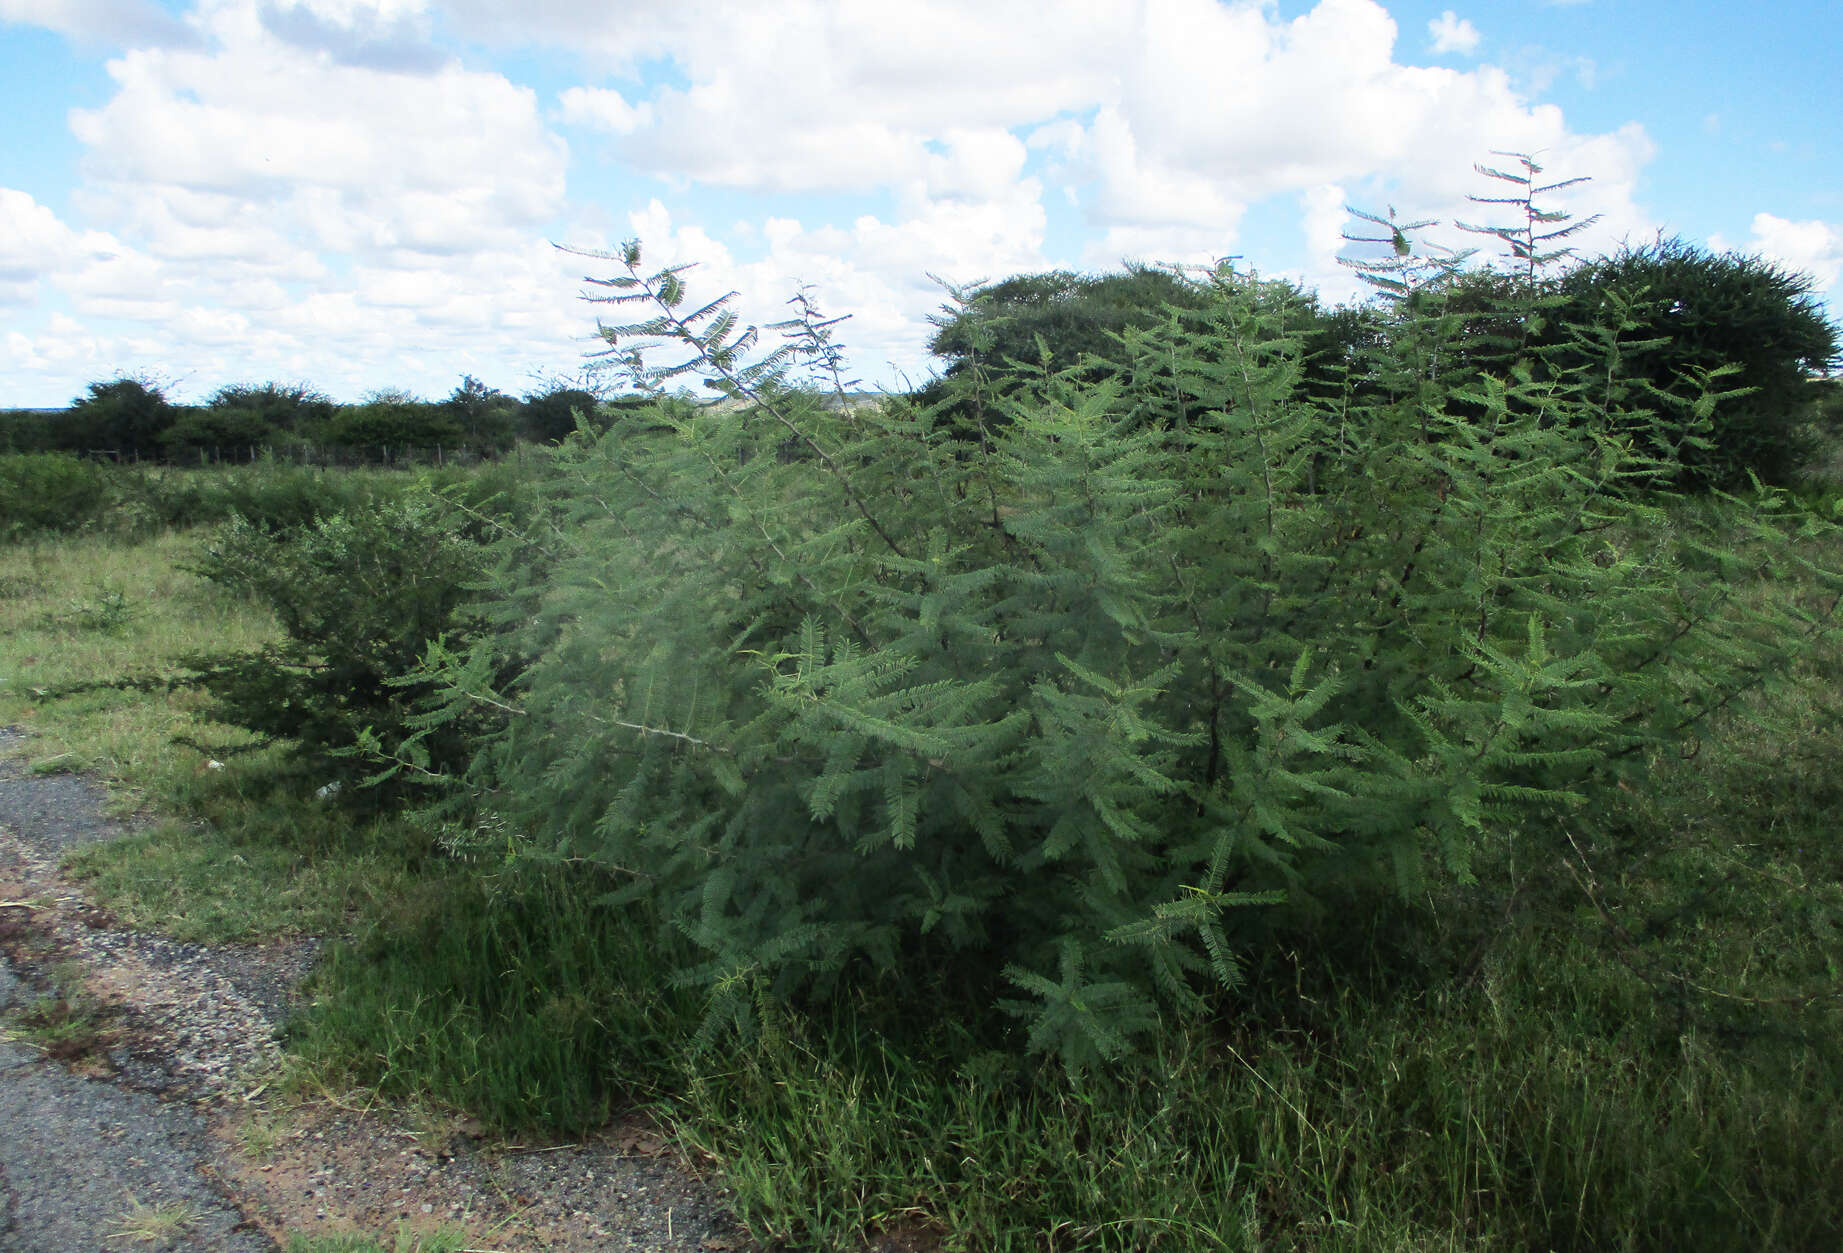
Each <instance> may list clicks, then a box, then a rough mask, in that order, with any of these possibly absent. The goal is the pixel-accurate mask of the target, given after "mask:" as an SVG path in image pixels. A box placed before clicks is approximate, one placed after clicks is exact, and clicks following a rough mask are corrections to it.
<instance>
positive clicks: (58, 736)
mask: <svg viewBox="0 0 1843 1253" xmlns="http://www.w3.org/2000/svg"><path fill="white" fill-rule="evenodd" d="M199 539H200V537H199V536H198V535H196V534H170V533H169V534H164V535H160V536H157V537H154V538H151V539H148V540H144V541H140V542H135V543H125V542H122V541H119V540H113V539H109V538H107V537H103V536H93V535H86V536H75V537H71V538H67V539H62V540H56V541H52V540H43V539H39V540H26V541H23V542H20V543H17V544H12V545H0V725H5V724H9V723H12V724H21V725H26V726H29V727H30V729H31V730H32V732H33V739H32V741H31V743H30V745H29V748H28V751H29V752H30V754H31V756H32V758H33V759H34V760H38V761H56V760H60V759H62V760H65V761H68V762H70V763H71V764H76V763H81V767H82V768H84V769H91V770H96V771H99V772H101V773H103V774H104V775H106V776H108V777H109V778H111V779H113V780H115V781H116V782H118V783H121V784H124V785H126V786H127V787H128V788H129V789H131V790H132V791H133V792H137V793H153V794H161V795H171V794H173V793H175V792H178V791H180V790H182V789H183V788H184V787H185V786H186V785H187V784H188V783H189V781H190V779H191V777H192V776H193V775H195V774H197V773H199V772H202V771H204V770H205V769H206V762H207V760H208V757H207V755H206V754H205V753H202V752H199V751H196V750H194V749H189V748H184V747H180V746H178V745H176V742H175V741H176V740H177V739H183V738H198V737H200V736H201V735H202V736H203V737H205V739H207V740H209V741H224V742H227V743H232V744H235V743H238V742H247V737H239V736H237V735H235V734H234V733H231V732H229V731H228V730H227V729H224V728H217V727H208V726H206V725H205V724H203V723H201V722H200V720H199V718H198V710H199V708H200V706H201V704H202V697H201V696H200V695H199V694H198V693H196V692H191V691H185V690H178V691H154V692H135V691H123V690H98V691H91V692H87V693H83V694H80V695H75V696H70V697H65V698H59V699H47V695H48V694H49V693H52V692H55V691H56V690H57V689H59V688H63V687H69V686H72V685H76V684H80V683H88V682H101V681H106V680H109V679H113V678H118V677H121V676H127V675H162V674H171V673H174V672H175V671H176V670H177V668H178V666H179V662H180V659H181V658H182V657H184V656H185V655H187V654H188V653H193V652H200V651H206V650H219V649H241V648H254V647H258V646H260V645H261V644H263V643H265V642H267V641H269V640H271V639H273V638H274V636H275V624H274V622H273V621H272V620H271V619H270V618H269V616H268V614H267V613H265V612H261V611H259V610H258V609H257V608H256V607H254V606H252V605H249V604H247V603H242V602H238V601H235V600H232V599H231V598H229V597H226V596H224V595H222V594H221V593H219V592H218V591H217V590H216V589H215V588H213V587H212V586H211V585H210V584H208V583H206V582H204V581H203V580H202V579H198V578H196V577H194V576H192V575H190V574H187V573H185V572H184V571H182V570H181V569H180V568H179V566H180V565H181V563H183V562H184V561H185V559H186V558H187V557H188V556H189V555H190V554H191V553H192V552H193V551H194V550H195V549H196V547H197V544H198V543H199Z"/></svg>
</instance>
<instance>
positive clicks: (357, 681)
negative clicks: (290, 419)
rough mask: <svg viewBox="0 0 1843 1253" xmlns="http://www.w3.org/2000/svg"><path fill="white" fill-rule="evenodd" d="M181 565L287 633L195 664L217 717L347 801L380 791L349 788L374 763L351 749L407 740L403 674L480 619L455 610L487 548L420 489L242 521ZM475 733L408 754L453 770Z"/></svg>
mask: <svg viewBox="0 0 1843 1253" xmlns="http://www.w3.org/2000/svg"><path fill="white" fill-rule="evenodd" d="M192 568H193V570H194V572H195V573H197V574H200V575H202V576H203V577H204V578H206V579H208V580H210V581H211V582H212V583H215V584H217V585H219V586H221V587H224V588H226V589H228V590H230V591H232V592H234V593H237V594H240V595H245V596H249V597H252V598H254V599H255V600H257V601H258V602H260V603H262V604H264V605H266V606H268V607H269V608H270V609H271V610H273V611H274V613H275V616H276V619H277V620H278V622H279V623H280V624H281V627H282V631H283V633H284V635H285V639H284V640H283V642H282V643H280V644H278V645H275V646H273V647H270V648H265V649H261V650H258V651H255V652H250V653H243V654H234V655H216V656H213V655H209V654H206V655H201V656H199V657H196V658H194V659H193V664H194V666H195V668H196V670H197V671H198V674H199V676H200V681H201V682H202V684H203V686H204V687H205V688H206V689H207V690H208V691H209V692H210V693H211V695H212V696H213V698H214V704H213V714H214V716H215V717H217V718H218V719H219V720H221V721H223V722H226V723H228V724H230V725H234V726H239V727H243V728H246V729H248V730H250V731H254V732H256V733H258V734H259V735H262V736H264V737H267V738H269V739H275V740H284V741H286V742H287V743H288V745H289V747H290V751H291V752H292V753H293V754H294V755H295V756H296V757H297V758H299V759H302V760H303V761H304V762H306V763H309V764H311V765H312V766H313V767H314V768H315V769H316V771H317V772H318V774H319V775H320V776H321V777H323V778H324V779H325V780H326V781H328V782H338V783H340V784H342V785H348V786H346V787H345V789H344V792H343V793H342V794H343V795H346V796H347V797H348V798H352V799H358V800H360V801H364V800H366V799H369V800H371V801H375V800H377V799H379V797H380V796H381V795H382V794H379V793H370V794H362V795H361V794H359V793H358V792H357V791H356V790H355V789H354V788H353V787H351V786H350V785H354V784H358V783H360V782H362V781H363V780H364V779H365V778H366V776H368V775H369V774H370V773H371V772H372V770H373V769H374V767H373V766H370V765H367V764H366V763H363V762H360V761H358V760H356V759H355V758H354V757H353V756H352V755H351V754H352V750H353V749H355V748H356V747H357V746H359V745H360V744H367V745H371V746H372V747H374V748H376V749H378V750H380V751H384V752H386V753H388V752H390V751H392V750H393V749H394V748H395V747H396V746H398V745H401V744H402V743H403V742H404V741H405V740H408V739H410V738H411V734H412V728H413V727H414V726H415V722H416V713H417V708H418V701H419V699H420V697H421V696H422V695H423V694H424V687H423V686H421V685H418V684H416V683H414V682H409V681H404V680H403V679H402V676H404V675H406V674H408V673H410V672H411V671H412V670H413V669H415V668H416V667H417V666H418V665H419V664H420V662H421V661H422V658H423V654H424V651H425V650H426V649H427V648H428V647H429V645H430V644H431V643H432V642H433V641H437V640H440V639H442V638H444V637H451V638H453V639H455V640H465V639H466V637H467V636H468V635H469V633H470V632H471V631H473V630H474V629H476V628H477V626H478V619H477V618H475V617H474V616H472V615H471V614H469V613H468V611H467V609H466V605H467V603H468V601H469V600H470V599H471V598H472V596H473V595H474V593H473V590H472V589H473V585H474V584H475V583H476V582H477V581H478V580H479V579H480V578H481V576H482V573H483V571H484V550H483V549H482V548H481V547H480V546H479V545H478V544H475V543H473V542H471V541H469V540H467V539H465V538H463V537H462V536H461V535H460V534H459V533H458V523H457V519H456V516H455V512H454V510H453V509H452V508H451V507H449V506H447V505H446V504H445V503H444V502H442V501H440V500H439V499H436V498H433V497H429V496H427V495H423V494H419V493H418V494H406V495H405V496H404V497H403V498H401V499H395V500H391V499H384V500H378V501H374V502H372V503H371V504H369V505H368V506H366V507H363V508H358V509H354V510H352V511H351V512H347V513H336V514H333V515H331V516H327V517H322V518H320V519H318V520H317V521H314V522H311V523H309V524H307V525H304V526H300V527H297V528H294V529H291V530H275V531H271V530H268V529H265V528H264V527H262V526H259V525H257V524H256V523H254V522H251V521H249V520H247V519H245V518H243V517H241V516H239V517H235V518H233V519H232V520H231V521H230V523H228V524H227V525H226V526H225V527H224V528H223V529H222V530H221V531H220V532H219V533H218V535H217V536H216V537H215V538H214V539H213V540H212V541H211V542H210V543H209V544H207V545H206V547H205V550H204V552H203V554H202V555H201V556H200V558H199V559H198V560H197V562H196V563H195V564H194V566H193V567H192ZM478 732H479V728H478V727H477V726H476V725H474V724H473V723H470V722H468V721H466V720H462V721H460V722H458V723H456V724H454V725H451V726H448V727H446V728H444V729H442V730H441V731H439V732H435V733H425V734H419V735H417V736H416V737H415V738H416V742H417V745H418V752H419V753H420V756H419V758H418V760H419V761H420V762H422V763H423V764H424V767H425V768H427V769H433V770H440V769H443V768H444V767H446V766H450V765H452V764H453V763H454V762H455V761H456V760H458V758H459V755H460V754H461V752H462V751H463V748H464V746H465V745H466V744H467V743H468V740H469V737H470V736H472V735H477V734H478ZM410 777H412V778H413V777H414V772H413V773H412V775H411V776H410Z"/></svg>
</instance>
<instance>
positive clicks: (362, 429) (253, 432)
mask: <svg viewBox="0 0 1843 1253" xmlns="http://www.w3.org/2000/svg"><path fill="white" fill-rule="evenodd" d="M642 403H644V402H643V401H641V400H639V399H637V398H620V399H615V400H604V399H602V398H600V397H597V396H596V395H595V394H594V393H593V392H590V391H587V390H585V389H583V388H579V387H571V386H556V387H551V388H547V389H545V390H542V391H538V392H533V393H531V394H529V395H527V396H524V397H523V398H520V397H515V396H509V395H507V394H505V393H504V392H501V391H499V390H497V389H495V388H491V387H488V386H486V385H485V384H484V383H481V382H480V381H479V380H478V379H475V378H473V377H471V376H467V377H464V378H463V379H462V380H461V383H460V385H459V386H457V387H456V388H455V389H454V391H453V392H452V393H451V394H450V395H449V396H448V397H447V398H446V399H443V400H437V401H428V400H422V399H419V398H417V397H415V396H412V395H409V394H408V393H405V392H396V391H380V392H373V393H372V394H371V395H369V396H368V397H366V399H364V400H363V401H361V402H359V403H358V404H336V403H334V402H333V400H332V399H331V398H329V397H327V396H326V395H324V394H322V393H320V392H318V391H315V390H314V389H313V388H311V387H308V386H306V385H304V384H298V383H275V382H268V383H261V384H254V385H251V384H237V385H233V386H229V387H225V388H222V389H220V390H219V391H218V392H217V393H215V394H214V395H213V396H212V397H211V398H210V399H208V400H207V401H205V402H204V403H203V404H198V405H181V404H174V403H172V402H171V401H169V400H168V399H167V397H166V395H165V393H164V392H163V391H162V389H161V388H160V387H159V386H157V385H155V384H152V383H149V382H147V381H145V380H142V379H135V378H125V377H124V378H113V379H107V380H104V381H100V382H95V383H91V384H90V385H89V388H88V390H87V392H86V393H85V394H84V395H82V396H79V397H77V398H76V399H75V400H73V401H72V402H71V404H70V406H69V408H67V409H61V410H45V409H12V410H0V452H71V453H78V454H81V455H85V456H98V457H109V458H114V459H118V460H134V461H163V462H174V463H178V464H186V465H195V464H200V463H204V462H214V461H242V460H248V459H250V458H252V457H253V456H255V455H256V454H257V453H259V452H263V453H272V454H275V455H278V456H282V457H284V458H288V459H299V460H306V461H313V462H317V463H334V464H340V463H348V464H349V463H351V462H353V461H390V460H394V459H396V458H399V457H402V456H404V455H405V454H406V452H411V453H412V455H413V457H414V458H415V459H418V460H436V459H442V458H446V457H452V456H462V457H466V456H479V457H492V456H497V455H499V454H501V453H504V452H506V451H508V450H510V449H511V448H513V447H514V446H515V445H516V444H517V443H518V442H519V441H521V440H523V441H526V442H529V443H539V444H549V443H555V442H557V441H559V440H561V439H562V438H563V437H564V436H566V435H568V434H569V433H570V432H571V431H573V430H575V429H576V424H577V420H578V417H579V415H580V417H581V418H583V419H584V420H587V421H588V422H589V423H590V424H591V425H601V424H605V423H606V422H607V420H608V419H609V417H610V416H611V415H612V414H613V413H614V412H617V411H618V410H620V409H623V408H628V407H632V406H635V405H638V404H642ZM412 450H413V452H412Z"/></svg>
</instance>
